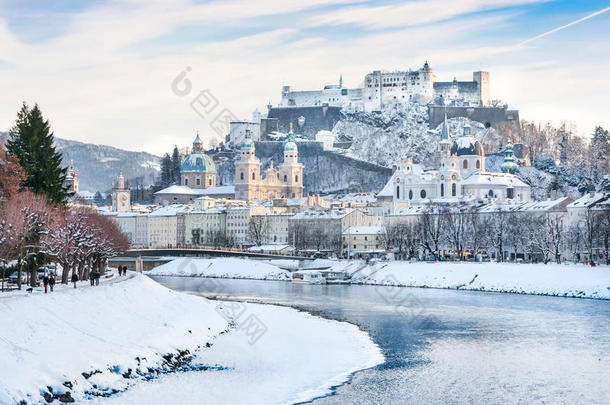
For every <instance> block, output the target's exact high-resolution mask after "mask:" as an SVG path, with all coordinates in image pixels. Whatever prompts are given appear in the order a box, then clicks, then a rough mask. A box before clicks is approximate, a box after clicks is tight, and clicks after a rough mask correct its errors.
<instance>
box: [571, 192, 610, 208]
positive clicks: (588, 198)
mask: <svg viewBox="0 0 610 405" xmlns="http://www.w3.org/2000/svg"><path fill="white" fill-rule="evenodd" d="M608 198H610V193H587V194H585V195H584V196H582V197H580V198H579V199H578V200H576V201H574V202H573V203H571V204H568V209H571V208H588V207H590V206H592V205H595V204H597V203H599V202H602V201H605V200H607V199H608Z"/></svg>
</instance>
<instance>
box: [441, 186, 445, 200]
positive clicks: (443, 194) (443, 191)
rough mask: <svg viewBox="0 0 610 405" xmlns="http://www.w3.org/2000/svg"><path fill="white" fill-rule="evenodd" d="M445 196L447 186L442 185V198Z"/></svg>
mask: <svg viewBox="0 0 610 405" xmlns="http://www.w3.org/2000/svg"><path fill="white" fill-rule="evenodd" d="M444 196H445V185H444V184H443V183H441V197H444Z"/></svg>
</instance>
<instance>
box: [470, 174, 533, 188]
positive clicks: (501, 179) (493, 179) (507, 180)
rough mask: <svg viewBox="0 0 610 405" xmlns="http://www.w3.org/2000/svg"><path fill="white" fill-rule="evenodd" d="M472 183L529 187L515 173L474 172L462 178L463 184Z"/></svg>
mask: <svg viewBox="0 0 610 405" xmlns="http://www.w3.org/2000/svg"><path fill="white" fill-rule="evenodd" d="M470 185H477V186H481V185H489V186H505V187H529V186H528V185H527V184H525V183H524V182H522V181H521V180H519V178H517V176H515V175H513V174H510V173H490V172H474V173H472V174H471V175H470V176H468V177H467V178H465V179H464V180H462V186H470Z"/></svg>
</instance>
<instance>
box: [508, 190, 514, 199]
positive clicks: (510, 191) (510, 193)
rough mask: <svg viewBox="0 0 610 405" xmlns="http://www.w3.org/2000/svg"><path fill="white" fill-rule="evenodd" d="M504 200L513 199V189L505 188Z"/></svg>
mask: <svg viewBox="0 0 610 405" xmlns="http://www.w3.org/2000/svg"><path fill="white" fill-rule="evenodd" d="M506 198H510V199H511V200H512V199H513V198H515V189H514V188H507V189H506Z"/></svg>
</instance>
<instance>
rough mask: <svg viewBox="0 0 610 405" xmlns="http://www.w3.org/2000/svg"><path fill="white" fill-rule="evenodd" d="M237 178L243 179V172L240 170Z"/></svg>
mask: <svg viewBox="0 0 610 405" xmlns="http://www.w3.org/2000/svg"><path fill="white" fill-rule="evenodd" d="M239 179H240V180H243V179H244V172H241V173H240V174H239Z"/></svg>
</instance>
